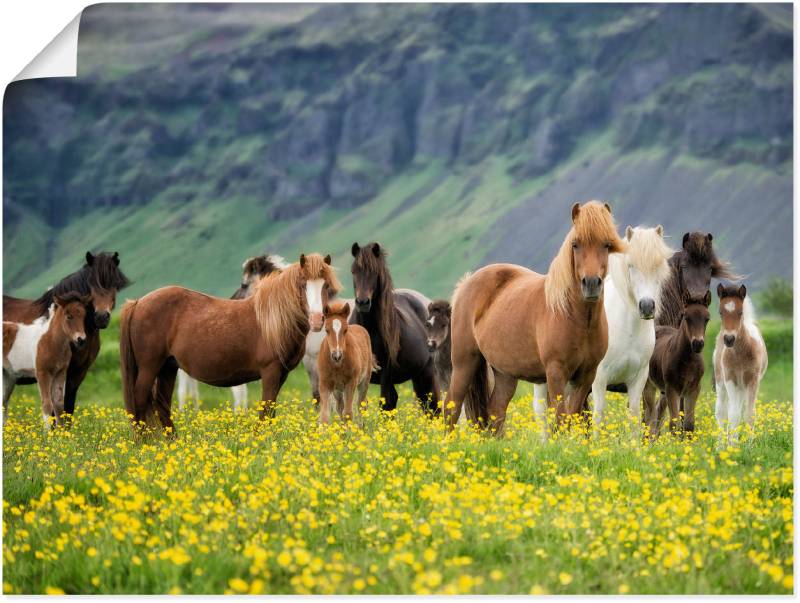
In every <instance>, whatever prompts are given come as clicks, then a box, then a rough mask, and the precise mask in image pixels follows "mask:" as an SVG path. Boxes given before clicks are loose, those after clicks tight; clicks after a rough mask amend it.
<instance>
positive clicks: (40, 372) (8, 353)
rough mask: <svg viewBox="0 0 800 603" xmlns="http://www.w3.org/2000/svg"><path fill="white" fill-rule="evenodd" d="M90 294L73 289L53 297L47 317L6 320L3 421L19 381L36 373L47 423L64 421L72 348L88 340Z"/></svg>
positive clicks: (79, 347) (58, 423) (4, 324)
mask: <svg viewBox="0 0 800 603" xmlns="http://www.w3.org/2000/svg"><path fill="white" fill-rule="evenodd" d="M91 303H92V296H91V295H80V294H79V293H75V292H70V293H67V294H65V295H61V296H58V295H57V296H55V297H53V304H52V305H51V306H50V310H49V313H48V315H47V317H42V318H41V319H38V320H36V321H34V322H33V323H31V324H18V323H13V322H3V422H4V423H5V420H6V416H7V415H8V400H9V398H10V397H11V393H12V392H13V391H14V386H15V385H16V383H17V381H19V380H21V379H23V378H26V377H27V378H31V377H35V378H36V381H37V382H38V384H39V394H40V395H41V398H42V416H43V417H44V422H45V427H48V428H49V427H50V425H51V420H52V419H53V418H55V421H56V424H57V425H61V424H62V418H61V415H62V414H63V413H64V389H65V386H66V381H67V367H69V363H70V360H72V348H71V345H74V346H75V347H76V349H81V348H82V347H83V346H84V344H85V343H86V329H85V326H84V321H85V320H86V312H87V307H88V306H90V304H91Z"/></svg>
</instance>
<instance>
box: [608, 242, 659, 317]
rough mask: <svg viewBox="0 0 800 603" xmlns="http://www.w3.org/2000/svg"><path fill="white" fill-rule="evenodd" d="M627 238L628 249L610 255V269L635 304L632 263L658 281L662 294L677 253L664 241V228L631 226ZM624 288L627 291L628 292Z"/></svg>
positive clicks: (615, 281)
mask: <svg viewBox="0 0 800 603" xmlns="http://www.w3.org/2000/svg"><path fill="white" fill-rule="evenodd" d="M625 242H626V243H627V245H628V250H627V251H626V252H625V254H624V256H623V255H622V254H619V255H616V256H611V257H610V258H609V260H608V273H609V275H610V276H611V278H612V279H613V280H614V284H615V285H616V286H617V289H618V290H619V292H620V294H621V295H623V296H624V297H625V299H628V301H629V302H631V303H632V304H634V305H635V300H634V299H633V298H631V297H630V295H631V293H630V291H631V277H630V272H629V271H628V269H627V268H628V266H627V265H628V264H629V263H630V264H631V265H633V267H634V268H636V269H637V270H638V271H639V272H641V273H642V274H643V275H645V276H646V277H650V278H652V279H653V280H654V281H655V283H656V284H657V286H658V292H659V297H660V292H661V287H662V285H663V284H664V283H665V282H666V280H667V279H668V278H669V276H670V267H669V259H670V258H671V257H672V254H673V253H674V251H673V250H672V249H671V248H670V246H669V245H667V244H666V242H665V241H664V237H663V231H662V229H661V228H660V227H656V228H647V227H644V226H637V227H636V228H631V227H630V226H629V227H628V229H626V232H625ZM625 292H628V294H627V295H625ZM655 302H656V304H658V303H659V300H658V299H656V300H655Z"/></svg>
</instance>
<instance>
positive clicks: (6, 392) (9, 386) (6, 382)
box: [3, 371, 17, 425]
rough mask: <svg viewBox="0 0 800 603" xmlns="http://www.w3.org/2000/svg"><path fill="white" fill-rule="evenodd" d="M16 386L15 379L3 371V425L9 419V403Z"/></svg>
mask: <svg viewBox="0 0 800 603" xmlns="http://www.w3.org/2000/svg"><path fill="white" fill-rule="evenodd" d="M16 384H17V382H16V381H15V380H14V378H13V377H12V376H11V375H10V374H9V373H8V372H7V371H3V425H5V424H6V419H8V401H9V400H11V394H12V393H13V392H14V386H15V385H16Z"/></svg>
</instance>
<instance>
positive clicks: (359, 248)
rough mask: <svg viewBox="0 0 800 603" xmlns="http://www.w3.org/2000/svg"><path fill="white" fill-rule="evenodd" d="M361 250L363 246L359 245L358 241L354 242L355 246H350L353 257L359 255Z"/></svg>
mask: <svg viewBox="0 0 800 603" xmlns="http://www.w3.org/2000/svg"><path fill="white" fill-rule="evenodd" d="M359 251H361V247H359V246H358V243H357V242H356V243H353V246H352V247H351V248H350V253H352V254H353V257H357V256H358V252H359Z"/></svg>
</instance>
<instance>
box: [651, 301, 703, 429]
mask: <svg viewBox="0 0 800 603" xmlns="http://www.w3.org/2000/svg"><path fill="white" fill-rule="evenodd" d="M685 295H686V296H687V297H686V298H685V299H684V306H683V313H682V316H681V320H680V324H679V325H678V328H677V329H676V328H674V327H668V326H661V327H656V345H655V348H654V350H653V356H652V357H651V358H650V375H649V378H648V382H647V385H646V386H645V388H644V404H645V414H646V422H647V424H648V425H649V426H650V437H651V439H654V438H656V437H658V432H659V429H660V427H661V422H662V421H663V419H664V416H665V415H666V410H667V408H669V414H670V430H671V431H672V432H676V431H681V432H683V431H688V432H693V431H694V407H695V404H696V403H697V396H698V395H699V394H700V381H701V380H702V379H703V373H704V371H705V366H704V364H703V346H704V344H705V336H706V325H708V319H709V314H708V306H709V305H710V304H711V292H710V291H706V293H705V295H704V296H703V297H702V298H701V299H695V298H692V297H689V294H688V293H687V294H685ZM659 392H660V393H661V398H660V399H658V398H657V396H656V394H658V393H659ZM681 412H683V416H681Z"/></svg>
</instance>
